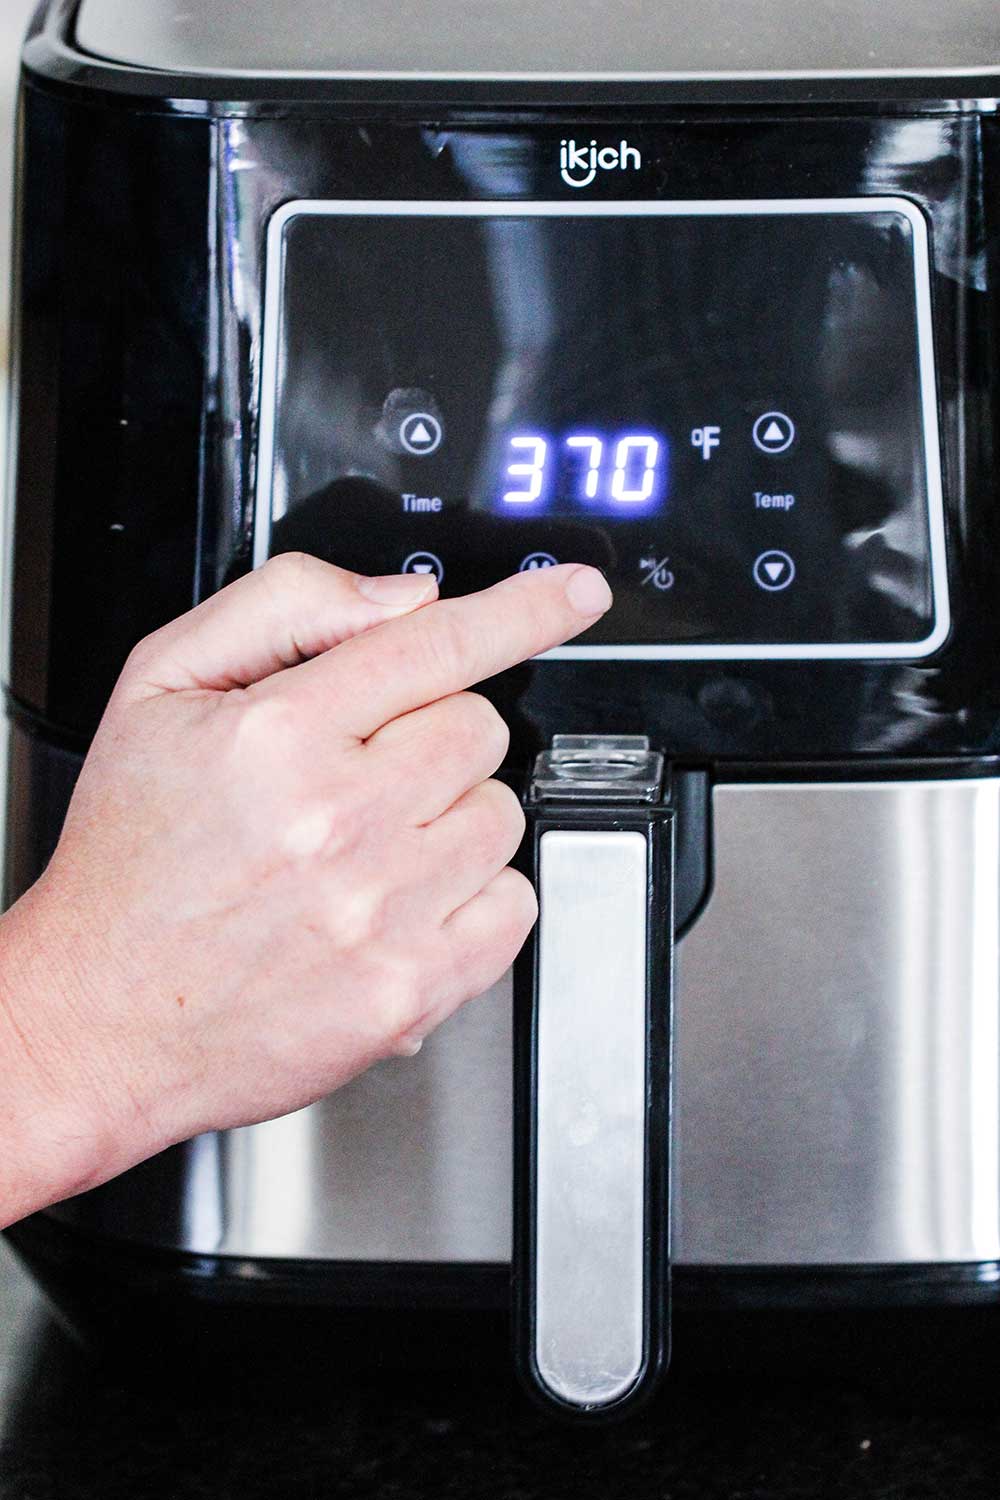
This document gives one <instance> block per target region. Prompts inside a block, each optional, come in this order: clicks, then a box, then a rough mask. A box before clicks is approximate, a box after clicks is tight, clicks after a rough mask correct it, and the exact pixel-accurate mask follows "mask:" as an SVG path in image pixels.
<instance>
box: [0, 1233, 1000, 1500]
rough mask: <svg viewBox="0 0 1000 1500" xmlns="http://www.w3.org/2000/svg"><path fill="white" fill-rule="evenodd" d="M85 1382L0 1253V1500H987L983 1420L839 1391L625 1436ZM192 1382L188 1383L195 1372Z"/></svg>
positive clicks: (695, 1392)
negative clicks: (262, 1499)
mask: <svg viewBox="0 0 1000 1500" xmlns="http://www.w3.org/2000/svg"><path fill="white" fill-rule="evenodd" d="M158 1365H159V1358H158V1351H157V1350H155V1349H150V1348H147V1347H145V1346H144V1344H143V1342H142V1338H141V1334H140V1335H139V1336H138V1337H137V1342H136V1356H135V1362H134V1364H133V1365H131V1366H130V1367H128V1368H125V1367H123V1366H122V1365H121V1364H119V1365H117V1366H115V1367H112V1368H104V1367H102V1366H101V1365H100V1364H99V1363H97V1362H96V1360H95V1359H94V1358H93V1357H92V1356H90V1355H88V1354H87V1353H85V1352H84V1351H83V1350H82V1349H81V1348H79V1347H78V1346H77V1345H76V1344H74V1343H73V1342H72V1341H71V1340H70V1339H69V1338H68V1336H67V1335H66V1334H64V1333H63V1332H62V1330H61V1329H60V1328H59V1327H58V1326H57V1325H56V1324H55V1322H54V1321H53V1320H52V1318H51V1316H50V1315H49V1313H48V1312H47V1310H46V1307H45V1304H44V1302H43V1301H42V1298H41V1297H40V1295H39V1294H38V1293H37V1292H35V1290H34V1289H33V1287H32V1285H31V1283H30V1282H29V1280H28V1278H27V1277H26V1276H25V1275H24V1273H23V1272H22V1271H21V1269H20V1268H19V1266H18V1265H17V1263H16V1261H15V1260H14V1258H13V1256H12V1254H11V1252H10V1250H9V1249H7V1248H6V1247H2V1246H0V1500H83V1497H88V1500H90V1497H93V1500H116V1497H117V1496H119V1495H120V1496H122V1497H128V1500H158V1497H164V1500H166V1497H169V1500H202V1497H212V1500H230V1497H231V1500H253V1497H254V1496H256V1495H260V1496H262V1497H267V1500H318V1497H327V1496H329V1497H340V1496H343V1497H345V1500H346V1497H351V1500H365V1497H376V1496H377V1497H385V1500H425V1497H426V1500H431V1497H433V1500H439V1497H445V1500H446V1497H448V1496H456V1497H461V1500H478V1497H484V1500H485V1497H490V1500H588V1497H594V1500H597V1497H601V1500H611V1497H619V1496H620V1497H622V1500H695V1497H697V1500H811V1497H822V1500H847V1497H850V1500H865V1497H871V1500H890V1497H891V1500H930V1497H934V1500H940V1497H946V1500H967V1497H975V1500H987V1497H990V1500H993V1497H995V1496H996V1495H997V1492H998V1487H1000V1485H998V1480H997V1474H998V1472H1000V1406H998V1405H997V1401H996V1398H995V1396H994V1397H993V1399H992V1403H991V1404H990V1405H989V1406H986V1407H983V1406H980V1405H977V1406H975V1407H971V1408H969V1407H963V1406H961V1405H956V1404H954V1403H950V1404H949V1406H948V1408H947V1409H943V1408H942V1407H941V1406H940V1405H939V1403H938V1401H937V1399H930V1398H925V1399H923V1400H916V1401H915V1400H914V1399H913V1398H912V1396H911V1397H908V1398H897V1399H895V1400H894V1399H891V1398H889V1397H886V1396H885V1395H882V1396H875V1395H873V1394H871V1393H870V1392H869V1393H868V1394H865V1393H864V1392H863V1391H862V1390H861V1389H860V1388H858V1389H854V1388H847V1387H845V1386H844V1385H843V1384H841V1385H836V1386H829V1387H824V1386H823V1385H822V1384H819V1383H817V1382H805V1383H803V1382H799V1383H797V1384H794V1385H782V1384H781V1383H780V1381H775V1380H774V1378H773V1377H767V1378H762V1379H758V1380H755V1381H751V1382H749V1383H747V1382H745V1381H744V1382H741V1383H738V1384H727V1383H726V1382H723V1381H720V1380H718V1379H714V1380H707V1379H705V1378H704V1377H702V1378H700V1379H699V1380H698V1381H697V1382H685V1381H673V1382H672V1383H671V1387H670V1390H669V1393H668V1399H667V1400H666V1401H665V1402H663V1403H662V1404H661V1405H658V1406H657V1407H656V1408H655V1409H653V1410H651V1411H649V1412H648V1413H646V1414H645V1415H643V1416H642V1417H639V1418H636V1419H634V1420H633V1421H632V1422H631V1423H629V1424H624V1425H620V1426H615V1427H608V1428H604V1429H602V1430H599V1431H589V1432H583V1433H581V1432H580V1431H579V1430H570V1429H567V1428H565V1427H559V1426H554V1425H553V1424H552V1423H550V1422H549V1421H548V1420H547V1419H546V1418H544V1417H543V1416H541V1415H539V1414H538V1413H536V1412H535V1411H534V1410H532V1409H531V1408H530V1407H529V1406H528V1405H526V1404H525V1403H524V1402H523V1401H522V1399H521V1398H520V1396H519V1395H518V1394H517V1392H516V1391H515V1390H514V1389H513V1387H512V1386H511V1385H509V1384H507V1383H505V1382H500V1383H498V1382H497V1381H496V1379H495V1378H492V1379H491V1378H488V1377H484V1378H483V1379H482V1380H481V1381H480V1380H477V1379H476V1378H475V1377H474V1376H473V1377H470V1376H469V1375H468V1374H466V1375H463V1376H461V1377H458V1378H453V1379H448V1378H442V1377H440V1376H437V1377H435V1378H434V1379H432V1380H429V1379H427V1378H426V1377H423V1378H421V1377H410V1378H407V1379H401V1378H399V1377H396V1378H394V1379H391V1380H388V1379H386V1380H382V1381H378V1380H374V1379H372V1378H370V1377H369V1378H367V1379H365V1380H359V1381H349V1382H348V1383H347V1384H346V1385H344V1386H343V1387H342V1388H340V1389H330V1388H329V1387H328V1385H327V1383H326V1382H325V1381H324V1383H323V1384H324V1388H322V1389H313V1390H311V1391H310V1390H309V1385H308V1371H305V1372H303V1381H302V1382H301V1383H300V1384H299V1385H296V1384H295V1383H294V1382H292V1383H289V1382H288V1381H287V1379H286V1380H283V1381H282V1382H281V1383H280V1386H279V1387H278V1388H271V1387H269V1386H268V1383H267V1381H266V1379H265V1380H263V1381H262V1380H260V1379H259V1378H258V1377H254V1378H253V1379H252V1380H250V1381H248V1380H247V1379H246V1378H244V1376H243V1375H242V1374H241V1372H240V1371H238V1370H234V1369H226V1368H220V1369H219V1370H218V1372H217V1374H216V1372H211V1371H210V1372H209V1375H210V1377H211V1383H212V1384H213V1385H214V1387H215V1389H214V1394H213V1395H212V1396H210V1397H209V1396H206V1394H205V1390H204V1381H203V1380H199V1381H195V1382H194V1383H193V1384H191V1383H189V1382H188V1381H186V1380H185V1379H184V1378H183V1377H182V1376H181V1377H179V1376H178V1375H177V1374H176V1373H175V1374H172V1375H170V1376H168V1377H166V1378H162V1377H160V1376H159V1375H158ZM202 1373H203V1374H204V1372H202Z"/></svg>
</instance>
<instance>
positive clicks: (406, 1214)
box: [58, 780, 1000, 1265]
mask: <svg viewBox="0 0 1000 1500" xmlns="http://www.w3.org/2000/svg"><path fill="white" fill-rule="evenodd" d="M714 834H715V849H714V853H715V868H716V880H715V889H714V893H713V896H712V899H711V901H710V903H709V905H708V908H707V910H706V911H705V913H704V915H703V916H702V917H701V919H700V920H699V922H698V923H697V925H696V927H695V928H694V930H693V931H692V932H691V934H690V935H689V936H688V937H687V938H685V940H684V941H683V943H682V944H681V945H680V952H679V959H678V981H679V982H678V989H677V995H676V998H675V1005H676V1011H675V1016H676V1027H677V1037H676V1049H675V1124H676V1135H675V1140H676V1175H675V1177H674V1211H675V1226H674V1227H675V1233H674V1250H675V1259H676V1260H677V1261H679V1262H680V1263H682V1264H690V1265H713V1264H714V1265H754V1264H757V1265H767V1264H782V1263H787V1264H836V1263H848V1264H850V1263H860V1264H871V1263H882V1262H885V1263H893V1262H923V1261H978V1260H992V1259H997V1258H1000V1127H998V1121H1000V1033H998V1014H1000V1010H998V1004H1000V783H998V782H996V781H986V780H983V781H950V782H944V781H942V782H909V783H907V782H891V783H871V784H849V783H845V784H839V785H815V784H803V785H747V786H724V787H720V788H718V789H717V790H716V792H715V796H714ZM510 1067H511V1065H510V1014H509V996H508V990H507V986H506V984H504V985H501V986H499V987H498V989H497V991H496V992H495V993H493V994H491V995H489V996H487V997H485V998H483V999H482V1000H479V1001H477V1002H475V1003H474V1004H473V1005H472V1006H470V1007H468V1008H467V1009H466V1010H465V1011H464V1012H463V1013H462V1014H461V1015H459V1016H457V1017H456V1018H455V1019H454V1020H453V1021H452V1022H450V1023H449V1024H448V1025H447V1026H446V1027H444V1028H443V1029H442V1031H441V1032H439V1033H438V1035H437V1036H435V1037H434V1038H432V1039H431V1040H430V1041H429V1042H428V1043H427V1044H426V1046H425V1047H424V1050H423V1052H422V1053H421V1054H420V1056H419V1057H417V1058H415V1059H413V1060H408V1061H403V1060H398V1061H392V1062H389V1063H386V1064H384V1065H382V1066H380V1067H379V1068H376V1069H375V1070H374V1071H373V1072H372V1073H370V1074H369V1075H367V1076H366V1077H364V1078H361V1079H358V1080H357V1081H356V1082H355V1083H353V1084H351V1085H350V1086H348V1087H347V1088H345V1089H343V1090H341V1092H340V1093H338V1094H336V1095H334V1096H333V1097H332V1098H330V1099H327V1100H325V1101H324V1102H323V1103H321V1104H319V1105H316V1106H315V1107H314V1108H312V1109H310V1110H306V1111H304V1112H302V1113H301V1114H298V1115H293V1116H292V1117H291V1118H289V1119H287V1120H284V1121H279V1122H276V1123H274V1124H271V1125H264V1126H256V1127H254V1128H252V1129H248V1130H243V1131H236V1132H233V1133H232V1134H230V1135H228V1136H225V1137H221V1138H215V1137H208V1138H205V1139H203V1140H201V1141H198V1142H195V1143H193V1144H192V1145H190V1146H187V1147H184V1148H180V1149H179V1150H177V1151H174V1152H170V1153H167V1154H166V1155H165V1156H164V1157H161V1158H159V1159H158V1160H157V1161H155V1162H152V1163H149V1164H147V1165H146V1166H145V1167H143V1168H141V1169H139V1170H138V1171H137V1172H134V1173H131V1174H129V1176H128V1177H126V1178H125V1179H122V1180H121V1181H119V1182H116V1183H111V1184H109V1185H108V1186H107V1187H105V1188H103V1189H100V1190H99V1191H98V1192H96V1193H92V1194H90V1195H88V1196H87V1197H86V1198H82V1199H77V1200H76V1201H75V1202H73V1203H70V1204H67V1205H65V1206H64V1207H63V1208H62V1209H61V1210H58V1212H59V1214H60V1216H62V1217H64V1218H66V1219H70V1220H73V1221H76V1222H80V1223H83V1224H85V1225H87V1226H88V1227H91V1228H95V1229H103V1230H105V1231H107V1232H110V1233H114V1234H119V1235H130V1236H132V1237H134V1238H136V1239H140V1240H145V1241H150V1242H156V1243H161V1244H173V1245H178V1246H182V1247H185V1248H187V1249H191V1250H198V1251H202V1252H206V1253H207V1252H211V1251H221V1252H223V1253H225V1254H231V1255H262V1256H268V1255H278V1256H305V1257H330V1258H335V1259H346V1260H354V1259H364V1260H374V1261H380V1260H394V1261H406V1260H417V1261H436V1260H448V1261H491V1260H493V1261H503V1260H506V1259H507V1258H508V1256H509V1252H510V1139H511V1118H510ZM166 1205H174V1208H173V1209H170V1208H168V1207H166Z"/></svg>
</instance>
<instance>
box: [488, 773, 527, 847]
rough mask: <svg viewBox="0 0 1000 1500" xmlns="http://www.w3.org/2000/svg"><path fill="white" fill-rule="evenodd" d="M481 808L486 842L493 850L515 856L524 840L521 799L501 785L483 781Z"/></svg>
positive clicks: (504, 785)
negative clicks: (496, 849) (498, 849)
mask: <svg viewBox="0 0 1000 1500" xmlns="http://www.w3.org/2000/svg"><path fill="white" fill-rule="evenodd" d="M480 806H481V816H482V819H483V825H484V834H485V839H486V842H487V843H488V844H489V846H490V847H491V848H500V849H502V850H504V852H509V853H513V852H514V850H515V849H516V848H517V846H518V844H520V842H521V840H522V838H523V837H524V827H525V817H524V808H523V807H522V806H521V799H520V797H518V795H517V793H516V792H515V791H514V790H513V789H512V788H511V787H509V786H507V785H506V783H504V782H502V781H484V782H483V784H482V786H481V787H480Z"/></svg>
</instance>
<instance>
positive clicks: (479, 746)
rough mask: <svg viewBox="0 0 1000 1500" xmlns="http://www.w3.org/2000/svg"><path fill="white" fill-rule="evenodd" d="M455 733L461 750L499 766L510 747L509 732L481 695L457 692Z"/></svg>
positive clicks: (498, 715)
mask: <svg viewBox="0 0 1000 1500" xmlns="http://www.w3.org/2000/svg"><path fill="white" fill-rule="evenodd" d="M453 702H454V704H455V707H456V709H457V712H456V714H455V733H456V734H457V736H458V737H459V739H460V742H461V748H462V750H463V751H465V752H467V753H468V754H469V755H474V756H475V757H476V758H477V759H479V758H480V757H483V758H485V759H488V760H489V761H490V762H491V763H492V765H493V766H494V767H495V766H498V765H500V763H501V761H502V760H503V759H504V756H505V755H506V754H507V749H508V746H509V745H510V730H509V729H508V727H507V725H506V723H505V722H504V720H503V717H502V716H501V715H500V714H499V713H498V712H497V710H496V709H495V708H494V707H493V704H492V703H490V702H489V700H488V699H486V698H484V697H483V696H482V694H481V693H458V694H456V696H455V698H454V700H453Z"/></svg>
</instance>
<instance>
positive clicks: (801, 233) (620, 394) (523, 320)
mask: <svg viewBox="0 0 1000 1500" xmlns="http://www.w3.org/2000/svg"><path fill="white" fill-rule="evenodd" d="M266 274H267V293H266V298H267V308H266V327H265V340H264V355H263V362H264V363H263V383H262V398H261V440H260V460H259V472H258V493H257V515H256V533H255V561H256V562H257V563H258V564H259V563H261V562H263V561H264V560H265V559H266V557H267V556H268V555H270V554H271V553H273V552H276V551H285V550H289V549H291V548H303V549H306V550H308V551H310V552H314V553H317V554H318V555H320V556H326V557H328V558H330V559H331V560H336V561H337V562H339V563H341V564H342V565H346V566H349V567H354V568H357V569H361V570H364V571H374V572H394V571H398V570H410V571H418V572H420V571H423V572H433V573H434V574H436V575H437V577H438V578H439V580H440V582H441V587H442V591H443V593H445V594H449V593H464V592H466V591H468V590H470V589H474V588H477V587H482V586H483V585H485V584H487V583H489V582H491V581H493V580H496V579H498V578H500V577H502V576H504V575H505V574H508V573H511V572H514V571H516V570H517V569H533V568H540V567H545V566H548V565H550V564H551V563H552V562H563V561H567V562H568V561H585V562H590V563H595V564H597V565H598V566H600V567H601V568H603V569H604V570H605V571H606V573H607V574H608V576H609V578H610V579H611V581H612V584H613V586H614V589H615V597H616V604H615V607H614V609H613V610H612V611H611V613H610V614H609V615H608V616H607V618H606V619H605V620H604V621H602V622H601V624H600V625H599V626H598V627H596V628H595V629H594V630H593V631H592V632H590V634H589V635H588V636H585V637H583V638H582V640H581V641H580V642H578V643H577V644H575V645H574V646H572V647H569V648H566V649H565V650H564V651H563V652H562V653H561V654H564V655H569V656H580V655H590V656H601V655H604V656H617V657H637V656H663V657H668V656H669V657H699V656H703V657H712V656H718V657H754V656H759V657H782V656H799V657H803V656H804V657H812V656H815V657H822V656H826V657H921V656H926V655H927V654H929V653H930V652H931V651H933V650H934V649H935V648H936V647H937V646H938V645H939V644H940V643H941V641H942V640H943V639H944V636H945V635H946V634H947V629H948V600H947V584H946V575H945V560H944V542H943V518H942V495H941V473H940V453H939V439H938V429H937V395H936V389H935V373H934V357H933V347H932V332H931V306H930V288H929V265H928V237H927V229H926V225H925V221H924V218H923V215H922V214H921V212H920V210H919V209H918V208H917V207H916V206H915V205H914V204H912V203H911V202H910V201H909V200H907V199H905V198H901V197H897V198H854V199H819V200H812V199H789V200H777V199H775V200H762V201H745V200H739V201H730V202H718V201H717V202H703V201H698V202H669V201H656V202H632V203H627V204H625V203H622V202H598V201H594V202H591V201H587V202H567V201H565V200H562V201H557V202H538V201H534V202H517V203H505V202H461V203H458V202H453V203H447V202H434V201H422V202H386V201H378V202H369V203H366V202H358V201H336V202H332V201H318V202H312V201H299V202H293V203H291V204H288V205H286V206H285V207H284V208H282V209H281V210H279V212H278V213H277V214H276V215H275V216H274V218H273V219H272V221H271V226H270V234H269V242H268V258H267V272H266Z"/></svg>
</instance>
